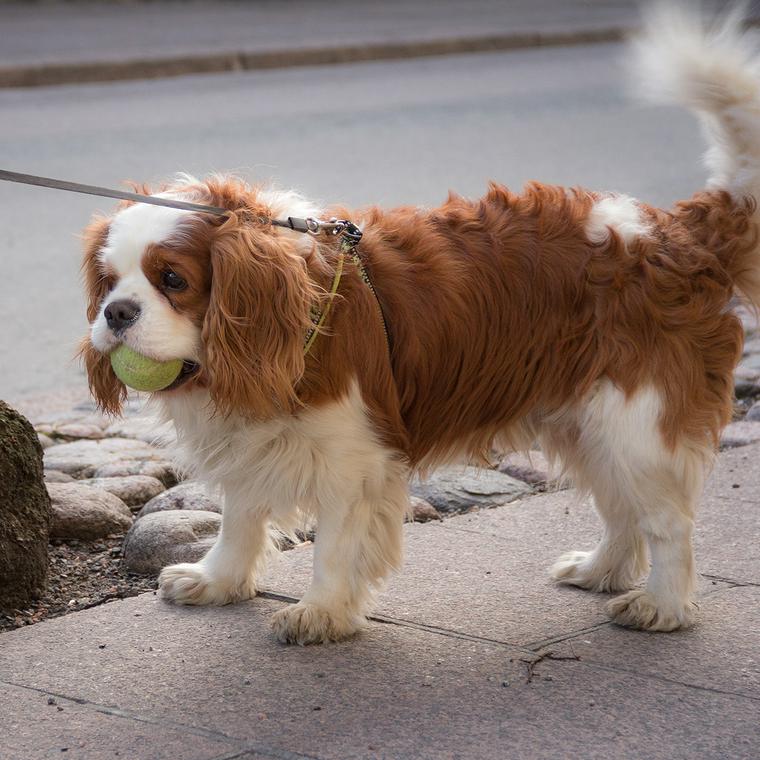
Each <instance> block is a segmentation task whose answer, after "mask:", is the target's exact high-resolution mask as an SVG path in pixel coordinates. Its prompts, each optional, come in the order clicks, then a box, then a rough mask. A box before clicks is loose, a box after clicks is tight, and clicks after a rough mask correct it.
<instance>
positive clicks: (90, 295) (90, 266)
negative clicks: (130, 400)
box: [79, 217, 127, 414]
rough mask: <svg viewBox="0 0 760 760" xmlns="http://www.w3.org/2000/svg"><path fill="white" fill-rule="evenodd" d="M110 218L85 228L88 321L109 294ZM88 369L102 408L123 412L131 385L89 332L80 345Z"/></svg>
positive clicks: (85, 281)
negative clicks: (105, 261) (104, 255)
mask: <svg viewBox="0 0 760 760" xmlns="http://www.w3.org/2000/svg"><path fill="white" fill-rule="evenodd" d="M109 225H110V219H107V218H105V217H96V218H95V219H93V220H92V222H90V224H89V225H88V227H87V228H86V229H85V231H84V233H83V235H82V239H83V242H84V260H83V261H82V275H83V278H84V286H85V291H86V295H87V321H88V322H89V323H90V324H92V323H93V322H94V321H95V320H96V319H97V317H98V314H99V313H100V306H101V304H102V303H103V299H104V298H105V297H106V295H108V291H109V281H108V276H107V274H106V273H105V272H104V271H103V267H102V264H101V262H100V256H99V254H100V251H101V249H102V248H103V247H104V246H105V244H106V240H107V238H108V228H109ZM79 355H80V356H81V357H82V361H83V362H84V365H85V368H86V370H87V381H88V383H89V385H90V393H92V395H93V397H94V398H95V400H96V401H97V403H98V407H99V408H100V409H102V410H103V411H104V412H106V413H108V414H119V413H120V412H121V405H122V403H123V402H124V399H126V397H127V388H126V386H125V385H124V383H122V382H121V380H119V378H118V377H116V375H115V374H114V371H113V369H112V368H111V361H110V360H109V358H108V356H106V355H105V354H102V353H100V351H98V350H97V349H96V348H95V347H94V346H93V345H92V341H91V340H90V335H89V334H87V335H86V336H85V337H84V338H83V339H82V342H81V344H80V347H79Z"/></svg>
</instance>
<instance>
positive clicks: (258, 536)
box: [158, 489, 271, 604]
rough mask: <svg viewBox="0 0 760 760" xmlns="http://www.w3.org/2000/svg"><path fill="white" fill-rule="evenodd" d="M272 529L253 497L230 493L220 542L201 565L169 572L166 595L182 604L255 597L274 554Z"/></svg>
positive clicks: (163, 586) (164, 575) (163, 578)
mask: <svg viewBox="0 0 760 760" xmlns="http://www.w3.org/2000/svg"><path fill="white" fill-rule="evenodd" d="M268 525H269V514H268V511H267V510H265V509H262V508H260V507H257V506H256V504H255V501H252V498H251V493H250V492H244V491H243V490H242V489H241V490H240V491H239V492H236V491H235V490H233V489H228V490H227V491H226V492H225V501H224V514H223V515H222V529H221V531H220V533H219V536H218V537H217V539H216V543H215V544H214V545H213V546H212V547H211V549H209V551H208V552H207V554H206V556H204V557H203V559H201V560H200V561H199V562H192V563H189V562H186V563H182V564H179V565H169V567H165V568H164V569H163V570H162V571H161V575H159V577H158V585H159V588H160V590H161V594H162V596H163V597H164V598H165V599H168V600H170V601H173V602H176V603H177V604H229V603H230V602H238V601H241V600H243V599H250V598H251V597H253V596H255V595H256V579H257V576H258V575H259V574H260V572H261V570H262V569H263V568H262V566H263V564H264V561H265V559H266V556H267V554H268V552H269V550H270V549H271V539H270V538H269V533H268Z"/></svg>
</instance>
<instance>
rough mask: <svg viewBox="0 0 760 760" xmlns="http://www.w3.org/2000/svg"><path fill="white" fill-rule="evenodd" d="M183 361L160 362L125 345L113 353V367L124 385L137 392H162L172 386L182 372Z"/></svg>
mask: <svg viewBox="0 0 760 760" xmlns="http://www.w3.org/2000/svg"><path fill="white" fill-rule="evenodd" d="M182 364H183V361H182V359H170V360H169V361H166V362H159V361H156V360H155V359H151V358H149V357H147V356H143V355H142V354H138V353H137V351H133V350H132V349H131V348H130V347H129V346H125V345H124V344H123V343H122V344H121V345H120V346H119V347H118V348H116V349H114V350H113V351H112V352H111V366H112V367H113V371H114V372H115V373H116V377H118V378H119V380H121V382H122V383H124V385H128V386H129V387H130V388H134V389H135V390H136V391H150V392H152V391H160V390H163V389H164V388H166V387H167V386H169V385H171V384H172V383H173V382H174V381H175V380H176V379H177V378H178V377H179V373H180V372H181V371H182Z"/></svg>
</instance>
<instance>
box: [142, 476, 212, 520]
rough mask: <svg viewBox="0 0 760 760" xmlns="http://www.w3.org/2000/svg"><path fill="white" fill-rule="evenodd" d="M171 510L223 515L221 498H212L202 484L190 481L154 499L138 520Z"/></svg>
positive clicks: (144, 508) (146, 506)
mask: <svg viewBox="0 0 760 760" xmlns="http://www.w3.org/2000/svg"><path fill="white" fill-rule="evenodd" d="M170 509H193V510H201V511H204V510H205V511H207V512H216V513H217V514H221V513H222V504H221V500H220V499H219V498H214V497H212V496H210V495H209V494H208V492H207V490H206V488H205V487H204V486H203V485H202V484H201V483H198V482H197V481H194V480H188V481H185V482H184V483H180V484H179V485H176V486H174V487H173V488H170V489H168V490H167V491H164V492H163V493H161V494H158V495H157V496H155V497H154V498H152V499H151V500H150V501H149V502H148V503H147V504H146V505H145V506H144V507H143V508H142V509H141V510H140V513H139V514H138V518H141V517H144V516H145V515H149V514H152V513H153V512H164V511H166V510H170Z"/></svg>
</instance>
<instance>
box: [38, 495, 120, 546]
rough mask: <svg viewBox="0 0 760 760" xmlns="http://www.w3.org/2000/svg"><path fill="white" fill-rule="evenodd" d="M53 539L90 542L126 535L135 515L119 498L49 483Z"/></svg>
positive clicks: (51, 533)
mask: <svg viewBox="0 0 760 760" xmlns="http://www.w3.org/2000/svg"><path fill="white" fill-rule="evenodd" d="M47 489H48V493H49V494H50V500H51V502H52V507H53V523H52V526H51V528H50V536H51V537H52V538H79V539H83V540H91V539H95V538H103V537H104V536H108V535H112V534H121V533H126V531H128V530H129V528H130V526H131V525H132V513H131V512H130V511H129V507H128V506H127V505H126V504H125V503H124V502H123V501H122V500H121V499H120V498H118V496H114V495H113V494H111V493H108V492H107V491H101V490H100V489H98V488H92V487H90V486H83V485H80V484H79V483H49V484H48V487H47Z"/></svg>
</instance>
